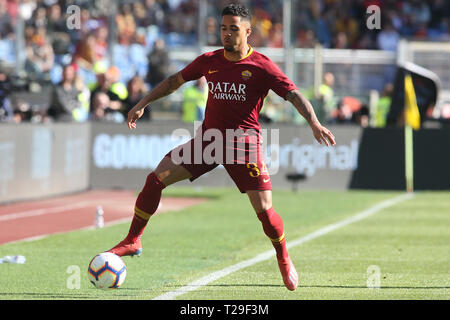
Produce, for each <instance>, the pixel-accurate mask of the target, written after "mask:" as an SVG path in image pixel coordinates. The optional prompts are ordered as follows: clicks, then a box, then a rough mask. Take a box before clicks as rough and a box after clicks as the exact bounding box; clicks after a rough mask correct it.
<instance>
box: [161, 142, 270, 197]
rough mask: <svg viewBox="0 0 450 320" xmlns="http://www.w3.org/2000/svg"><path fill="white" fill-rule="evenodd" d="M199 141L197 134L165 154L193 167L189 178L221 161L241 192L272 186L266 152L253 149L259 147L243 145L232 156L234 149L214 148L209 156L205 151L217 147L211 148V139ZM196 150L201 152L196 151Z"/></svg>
mask: <svg viewBox="0 0 450 320" xmlns="http://www.w3.org/2000/svg"><path fill="white" fill-rule="evenodd" d="M197 142H198V143H197V145H195V139H194V138H193V139H191V140H189V141H188V142H186V143H185V144H183V145H181V146H178V147H176V148H175V149H173V150H171V151H169V152H168V153H167V154H166V155H165V157H168V158H171V159H172V162H173V163H175V164H179V165H181V166H183V167H184V168H185V169H186V170H187V171H189V173H190V174H191V175H192V177H191V178H190V179H189V180H190V181H194V180H195V179H197V178H199V177H200V176H202V175H203V174H205V173H207V172H209V171H211V170H213V169H214V168H216V167H217V166H218V165H220V164H221V165H223V166H224V168H225V170H226V171H227V172H228V175H229V176H230V177H231V179H232V180H233V181H234V183H235V184H236V186H237V187H238V189H239V191H240V192H242V193H245V192H246V191H247V190H272V184H271V182H270V176H269V171H268V170H267V166H266V164H265V162H264V156H263V153H262V152H256V151H253V150H256V148H246V149H245V150H242V149H241V150H240V153H239V152H238V151H236V150H234V152H233V150H231V152H232V155H233V154H234V156H230V149H227V148H226V147H224V148H223V149H221V150H222V155H220V156H219V155H218V154H216V152H212V157H209V158H208V157H204V155H205V153H204V151H207V152H209V151H211V150H212V149H213V148H211V146H212V145H211V142H209V141H206V142H205V141H201V142H199V141H197ZM195 150H196V151H197V153H195ZM216 150H218V149H216ZM250 150H252V151H250ZM186 152H188V153H190V154H187V153H186ZM207 152H206V153H207ZM208 154H209V153H208ZM216 156H217V157H216Z"/></svg>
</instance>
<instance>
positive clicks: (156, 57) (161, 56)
mask: <svg viewBox="0 0 450 320" xmlns="http://www.w3.org/2000/svg"><path fill="white" fill-rule="evenodd" d="M169 66H170V63H169V56H168V52H167V50H166V44H165V42H164V40H162V39H158V40H156V41H155V46H154V48H153V50H152V52H151V53H150V54H149V55H148V73H147V82H148V83H150V85H151V86H152V87H155V86H156V85H157V84H158V83H160V82H161V81H163V80H164V79H165V78H166V77H167V75H168V73H169V72H170V70H169Z"/></svg>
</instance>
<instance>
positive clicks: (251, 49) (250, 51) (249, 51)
mask: <svg viewBox="0 0 450 320" xmlns="http://www.w3.org/2000/svg"><path fill="white" fill-rule="evenodd" d="M248 46H249V48H250V50H248V53H247V55H246V56H245V57H243V58H242V59H239V60H237V61H233V60H230V59H228V58H227V57H226V56H225V50H223V57H224V58H225V59H226V60H227V61H230V62H238V61H242V60H244V59H246V58H248V57H249V56H250V55H251V54H252V53H253V47H252V46H251V45H248Z"/></svg>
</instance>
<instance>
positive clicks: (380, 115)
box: [375, 83, 394, 128]
mask: <svg viewBox="0 0 450 320" xmlns="http://www.w3.org/2000/svg"><path fill="white" fill-rule="evenodd" d="M393 90H394V86H393V84H392V83H387V84H386V85H385V87H384V89H383V92H382V94H381V97H380V98H379V99H378V102H377V106H376V110H377V111H376V120H375V126H376V127H377V128H384V127H385V126H386V118H387V115H388V113H389V110H390V107H391V101H392V98H391V96H392V91H393Z"/></svg>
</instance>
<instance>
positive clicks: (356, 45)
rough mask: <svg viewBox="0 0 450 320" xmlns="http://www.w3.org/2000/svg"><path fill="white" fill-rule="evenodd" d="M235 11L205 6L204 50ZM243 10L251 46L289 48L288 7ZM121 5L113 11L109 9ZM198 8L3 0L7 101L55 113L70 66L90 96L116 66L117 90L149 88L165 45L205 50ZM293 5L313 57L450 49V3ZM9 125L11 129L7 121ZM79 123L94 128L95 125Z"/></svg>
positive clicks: (150, 1) (299, 35) (180, 0)
mask: <svg viewBox="0 0 450 320" xmlns="http://www.w3.org/2000/svg"><path fill="white" fill-rule="evenodd" d="M230 2H232V1H229V0H214V1H206V2H203V3H207V5H208V6H207V10H206V11H207V18H206V26H205V28H204V29H203V30H204V32H205V34H206V37H205V39H206V43H205V45H207V46H217V45H220V37H219V26H218V24H217V18H218V17H219V16H220V10H221V8H222V7H223V6H224V5H226V4H228V3H230ZM244 2H245V4H246V5H248V6H249V7H250V8H251V9H252V12H253V23H252V24H253V34H252V36H251V39H250V43H252V44H253V46H254V47H269V48H280V47H283V25H282V18H283V12H282V7H283V1H282V0H275V1H272V0H271V1H269V0H247V1H244ZM114 3H116V4H117V8H116V10H115V11H114V10H111V8H114ZM199 3H200V0H137V1H131V0H118V1H116V2H114V1H104V0H96V1H87V0H38V1H31V0H24V1H21V5H20V8H19V1H18V0H0V73H2V74H4V75H5V77H4V79H3V80H1V79H0V81H1V82H2V83H5V82H10V84H9V87H10V91H11V92H14V96H15V99H9V101H12V105H13V108H14V110H15V112H16V113H19V112H20V111H18V109H19V108H18V105H17V101H28V104H32V105H39V106H40V107H42V108H44V109H47V108H48V107H49V103H50V94H49V95H48V99H43V93H45V92H48V91H49V90H48V87H51V86H53V85H55V84H57V83H59V82H61V80H62V70H63V67H64V66H65V65H67V64H74V66H75V68H76V72H77V75H78V77H79V78H80V79H79V80H80V81H81V82H82V83H83V85H84V86H87V87H89V88H92V87H94V86H95V84H96V82H97V76H98V74H100V73H104V72H106V70H107V69H108V68H109V67H111V66H110V65H108V63H110V62H111V61H112V62H113V63H114V66H115V67H117V68H118V70H119V78H118V80H117V81H119V82H120V83H122V84H123V85H124V86H125V87H126V85H127V84H128V82H129V81H130V80H131V79H132V78H133V77H135V76H139V77H140V78H142V79H144V81H145V82H146V84H147V87H148V88H151V83H150V82H149V79H150V78H151V76H149V73H150V74H151V73H152V72H153V71H152V68H151V64H149V61H150V60H151V58H150V57H151V53H152V52H153V50H154V47H155V43H157V40H160V41H162V42H164V44H165V46H166V48H167V50H171V49H173V48H178V47H190V48H195V47H196V46H197V45H198V39H199V34H198V30H199V27H198V26H197V22H198V18H199ZM74 5H75V6H77V7H76V8H79V11H75V14H79V22H80V23H79V27H78V28H68V27H67V22H68V19H69V18H70V15H71V14H74V13H73V12H72V11H70V8H71V6H74ZM370 5H377V6H379V7H380V9H381V15H382V19H381V22H382V23H381V25H382V28H381V30H376V31H375V32H373V31H372V30H368V29H367V28H366V27H365V23H366V18H367V14H366V8H367V7H368V6H370ZM293 6H294V7H293V9H294V10H293V14H292V15H293V16H292V21H293V30H295V31H294V34H293V38H294V41H293V43H294V46H295V47H297V48H313V47H314V46H315V45H316V44H317V43H320V44H321V45H322V46H323V47H324V48H332V49H333V48H336V49H372V50H388V51H389V50H391V51H396V50H397V44H398V40H399V39H400V38H404V37H407V38H410V39H412V38H413V39H421V40H432V41H449V40H450V4H449V2H448V1H445V0H428V1H418V0H399V1H394V0H386V1H381V0H345V1H336V0H314V1H312V0H308V1H293ZM68 9H69V10H68ZM19 12H20V15H21V16H22V18H23V21H24V25H23V26H22V29H21V28H20V27H21V26H20V25H18V21H19V19H18V15H19ZM111 12H112V13H111ZM18 30H22V31H23V41H24V44H23V45H24V48H25V50H24V52H18V51H17V50H18V45H17V36H18V34H17V32H18ZM20 54H25V64H24V66H23V70H22V72H18V71H20V70H19V68H18V67H17V62H18V56H19V55H20ZM171 68H172V69H173V68H174V67H173V66H171V65H170V62H169V64H168V65H167V69H168V70H167V72H169V71H171ZM384 85H385V83H383V84H380V87H384ZM5 87H6V85H5ZM6 95H9V94H8V92H6V93H5V94H4V96H5V98H2V106H1V108H0V109H2V110H3V109H5V108H6V107H5V106H4V105H3V101H7V100H5V99H6ZM2 97H3V96H2ZM29 99H31V100H33V101H38V103H35V102H31V101H29ZM35 99H36V100H35ZM43 100H44V101H43ZM27 112H28V111H27ZM3 113H6V111H5V112H3ZM23 118H24V119H32V118H30V117H23ZM1 119H2V121H12V120H11V119H12V118H11V117H6V116H4V117H2V118H1ZM39 119H41V121H48V120H52V119H51V118H50V119H49V118H48V117H40V118H39ZM79 119H83V120H80V121H86V120H89V117H88V118H86V117H82V118H79ZM74 120H76V119H74ZM36 121H37V120H36Z"/></svg>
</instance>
